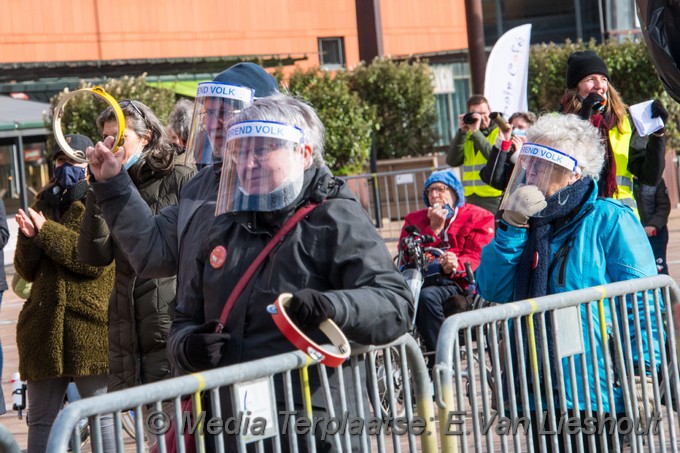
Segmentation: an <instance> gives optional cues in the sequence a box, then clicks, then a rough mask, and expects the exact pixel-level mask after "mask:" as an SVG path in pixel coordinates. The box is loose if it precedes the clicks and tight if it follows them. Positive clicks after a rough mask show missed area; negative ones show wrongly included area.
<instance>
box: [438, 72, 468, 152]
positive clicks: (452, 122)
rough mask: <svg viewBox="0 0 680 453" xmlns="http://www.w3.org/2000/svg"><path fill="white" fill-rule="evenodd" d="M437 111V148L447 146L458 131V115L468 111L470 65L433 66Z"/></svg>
mask: <svg viewBox="0 0 680 453" xmlns="http://www.w3.org/2000/svg"><path fill="white" fill-rule="evenodd" d="M431 67H432V69H433V71H432V72H433V74H434V78H433V83H434V92H435V107H436V109H437V125H436V128H437V132H438V134H439V140H438V141H437V143H435V146H447V145H448V144H449V142H450V141H451V139H452V138H453V135H454V134H455V132H456V130H457V129H458V115H460V114H462V113H465V112H466V111H467V99H468V97H470V67H469V64H468V63H449V64H432V65H431Z"/></svg>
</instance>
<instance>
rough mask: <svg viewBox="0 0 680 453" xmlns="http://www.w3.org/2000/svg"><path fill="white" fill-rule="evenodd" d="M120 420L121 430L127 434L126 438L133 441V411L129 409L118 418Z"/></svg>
mask: <svg viewBox="0 0 680 453" xmlns="http://www.w3.org/2000/svg"><path fill="white" fill-rule="evenodd" d="M120 420H121V422H122V425H123V430H124V431H125V432H126V433H127V434H128V436H130V437H131V438H133V439H134V438H135V437H136V435H135V434H136V433H135V411H134V410H133V409H130V410H129V411H126V412H123V413H122V414H121V416H120Z"/></svg>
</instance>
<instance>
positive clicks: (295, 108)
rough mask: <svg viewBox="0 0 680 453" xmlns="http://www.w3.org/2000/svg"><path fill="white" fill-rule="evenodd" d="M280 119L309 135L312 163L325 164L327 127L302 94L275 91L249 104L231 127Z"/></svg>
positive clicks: (237, 115)
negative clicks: (324, 148) (298, 95)
mask: <svg viewBox="0 0 680 453" xmlns="http://www.w3.org/2000/svg"><path fill="white" fill-rule="evenodd" d="M258 120H265V121H276V122H279V123H284V124H288V125H290V126H297V127H299V128H300V129H302V132H303V133H304V134H305V143H308V144H309V145H310V146H311V147H312V151H313V154H312V166H313V167H317V168H318V167H321V166H322V165H324V159H323V144H324V135H325V128H324V125H323V123H322V122H321V120H320V119H319V116H318V115H317V114H316V110H314V108H313V107H312V106H311V105H309V104H308V103H307V102H305V101H304V100H302V99H301V98H299V97H295V96H290V95H287V94H274V95H272V96H268V97H266V98H262V99H257V100H255V102H253V103H252V104H250V105H249V106H248V107H246V108H245V109H243V110H242V111H240V112H239V113H237V114H235V115H234V116H233V117H231V119H230V121H229V124H228V126H227V127H229V126H231V125H232V124H235V123H240V122H242V121H258Z"/></svg>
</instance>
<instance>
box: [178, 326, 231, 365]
mask: <svg viewBox="0 0 680 453" xmlns="http://www.w3.org/2000/svg"><path fill="white" fill-rule="evenodd" d="M218 324H219V321H217V320H213V321H209V322H206V323H205V324H201V325H200V326H198V327H197V328H196V329H194V330H193V331H192V332H191V333H190V334H189V336H187V338H186V340H185V341H184V355H185V357H186V358H187V361H188V362H189V363H188V365H189V368H190V371H203V370H209V369H211V368H216V367H217V366H219V364H220V361H221V359H222V354H223V349H224V347H225V346H226V345H227V343H228V342H229V339H230V338H231V335H229V334H228V333H215V329H216V328H217V325H218Z"/></svg>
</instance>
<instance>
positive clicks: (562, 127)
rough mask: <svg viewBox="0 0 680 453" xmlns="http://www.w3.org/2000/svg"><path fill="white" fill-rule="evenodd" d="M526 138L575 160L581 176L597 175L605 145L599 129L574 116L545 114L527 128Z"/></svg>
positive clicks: (594, 177) (602, 159) (595, 177)
mask: <svg viewBox="0 0 680 453" xmlns="http://www.w3.org/2000/svg"><path fill="white" fill-rule="evenodd" d="M527 141H528V142H531V143H538V144H541V145H546V146H549V147H551V148H555V149H557V150H559V151H562V152H563V153H565V154H569V155H570V156H572V157H574V158H575V159H576V160H577V161H578V166H579V168H580V169H581V175H582V176H584V177H586V176H589V177H591V178H593V179H594V180H596V181H597V180H598V179H599V178H600V172H601V171H602V166H603V165H604V155H605V151H606V150H605V145H604V142H603V140H602V137H601V136H600V132H599V131H598V130H597V129H596V128H595V127H593V126H592V125H591V124H590V122H588V121H585V120H582V119H580V118H579V117H578V116H576V115H571V114H569V115H562V114H559V113H548V114H546V115H542V116H541V117H540V118H538V120H537V121H536V122H535V123H534V125H533V126H531V127H530V128H529V129H527Z"/></svg>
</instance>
